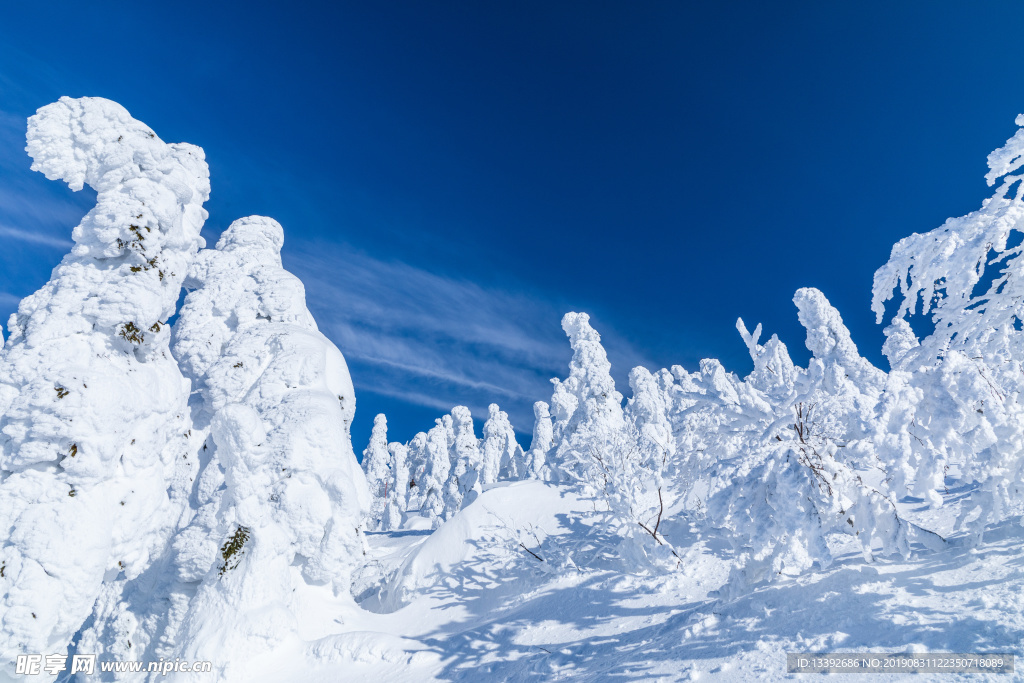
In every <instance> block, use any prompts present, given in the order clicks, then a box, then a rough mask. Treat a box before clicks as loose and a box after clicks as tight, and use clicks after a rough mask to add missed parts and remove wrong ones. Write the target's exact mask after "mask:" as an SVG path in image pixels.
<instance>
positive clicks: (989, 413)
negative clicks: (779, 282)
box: [872, 115, 1024, 539]
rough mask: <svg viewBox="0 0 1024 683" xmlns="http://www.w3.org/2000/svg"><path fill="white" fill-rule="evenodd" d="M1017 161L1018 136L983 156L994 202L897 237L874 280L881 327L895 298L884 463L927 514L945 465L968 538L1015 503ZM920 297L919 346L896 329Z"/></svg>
mask: <svg viewBox="0 0 1024 683" xmlns="http://www.w3.org/2000/svg"><path fill="white" fill-rule="evenodd" d="M1017 125H1018V126H1024V115H1021V116H1018V117H1017ZM1022 152H1024V128H1022V129H1019V130H1018V131H1017V132H1016V133H1015V134H1014V136H1013V137H1012V138H1011V139H1010V140H1008V141H1007V143H1006V144H1005V145H1004V146H1003V147H1001V148H999V149H997V150H995V151H994V152H992V153H991V154H990V155H989V158H988V165H989V173H988V174H987V175H986V180H987V181H988V183H989V185H994V184H996V183H997V182H999V183H1000V185H999V187H998V188H997V189H996V192H995V194H994V195H993V196H992V197H990V198H988V199H986V200H985V201H984V202H983V203H982V206H981V208H980V209H979V210H977V211H974V212H971V213H969V214H967V215H966V216H962V217H959V218H951V219H949V220H947V221H946V223H945V224H943V225H942V226H940V227H938V228H936V229H935V230H932V231H930V232H927V233H923V234H913V235H911V236H909V237H906V238H904V239H902V240H900V241H899V242H898V243H897V244H896V245H895V246H894V247H893V249H892V254H891V256H890V257H889V261H888V263H886V265H884V266H883V267H882V268H880V269H879V270H878V272H876V273H875V281H874V298H873V302H872V308H873V310H874V311H875V314H876V316H877V318H878V321H879V322H882V320H883V318H884V317H885V315H886V307H885V302H886V301H887V300H888V299H890V298H893V297H894V293H895V292H896V290H898V294H896V298H897V300H898V303H899V306H898V308H897V310H896V313H895V316H894V318H893V320H892V323H891V324H890V325H889V327H888V328H887V330H886V332H887V337H888V338H887V341H886V350H887V353H888V355H889V357H890V362H892V363H894V370H895V372H894V373H892V374H893V381H894V386H893V388H892V390H891V392H890V394H891V395H890V396H889V400H888V405H887V411H886V414H885V425H884V432H883V434H882V436H881V438H880V440H881V442H882V446H883V448H884V451H885V456H886V458H887V459H888V460H889V461H890V462H891V463H892V466H893V470H894V471H895V472H896V474H897V478H898V482H897V483H898V485H900V486H901V487H903V488H905V489H906V490H907V491H908V492H910V493H913V494H915V495H921V496H923V497H926V498H928V499H929V500H930V501H931V503H932V505H938V504H940V503H941V498H940V496H939V494H938V490H939V489H941V488H942V487H943V486H944V483H945V482H944V478H945V476H944V475H945V473H946V472H947V470H949V469H951V468H952V470H953V473H954V475H955V476H958V477H959V478H960V480H961V482H962V483H965V484H971V485H973V486H974V490H973V493H972V494H971V498H970V501H968V502H966V503H965V504H963V505H962V506H961V513H962V514H961V518H960V522H961V524H964V523H967V522H969V525H968V526H969V527H970V529H971V530H972V532H973V534H974V536H975V538H976V539H980V536H981V533H982V531H983V530H984V528H985V526H986V525H987V524H988V523H991V522H995V521H998V520H1000V519H1002V518H1003V517H1005V516H1006V515H1007V514H1009V513H1010V512H1011V511H1015V512H1020V510H1021V508H1022V505H1021V504H1022V502H1024V501H1022V500H1021V492H1022V490H1024V405H1022V403H1021V401H1020V398H1019V397H1020V396H1021V395H1022V392H1024V334H1022V332H1021V328H1022V325H1024V323H1022V320H1024V278H1021V276H1020V272H1021V267H1022V266H1024V260H1022V259H1021V255H1022V252H1024V250H1022V248H1021V246H1020V244H1021V240H1022V236H1024V201H1022V192H1021V189H1020V187H1021V186H1020V181H1021V174H1020V173H1019V171H1020V169H1021V167H1022V165H1024V161H1022ZM1015 186H1016V189H1014V187H1015ZM919 300H920V308H919V312H920V314H921V315H928V314H930V315H931V322H932V323H933V325H934V327H933V329H932V331H931V332H930V333H929V334H928V335H927V336H925V337H924V338H923V339H921V340H920V341H918V339H917V338H916V336H915V335H914V334H913V332H912V331H911V330H910V327H909V325H907V324H906V322H905V319H906V318H908V317H909V316H911V315H913V314H914V313H915V312H917V311H918V301H919ZM957 470H958V471H957Z"/></svg>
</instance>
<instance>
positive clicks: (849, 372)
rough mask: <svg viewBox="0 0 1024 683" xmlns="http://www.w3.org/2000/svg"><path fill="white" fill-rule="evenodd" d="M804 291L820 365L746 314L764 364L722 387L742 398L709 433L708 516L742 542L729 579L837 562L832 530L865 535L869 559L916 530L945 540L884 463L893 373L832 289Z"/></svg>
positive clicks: (804, 312) (904, 544)
mask: <svg viewBox="0 0 1024 683" xmlns="http://www.w3.org/2000/svg"><path fill="white" fill-rule="evenodd" d="M794 302H795V303H796V305H797V309H798V311H799V318H800V322H801V324H802V325H803V326H804V328H805V329H806V330H807V342H806V343H807V348H808V349H809V350H810V351H811V352H812V354H813V357H812V358H811V361H810V364H809V366H808V368H807V369H806V370H803V369H801V368H797V367H795V366H794V365H793V363H792V361H791V360H790V359H789V357H788V353H787V352H786V349H785V346H784V345H783V344H781V342H779V341H778V340H777V338H775V337H773V338H772V340H770V341H769V343H768V344H766V345H765V346H761V345H759V344H758V343H757V337H758V335H759V331H760V328H758V330H756V331H755V334H754V335H750V334H748V333H747V332H746V327H745V326H743V325H742V322H740V323H739V324H738V327H739V328H740V332H741V334H742V335H743V337H744V340H745V341H746V343H747V346H748V348H749V349H750V352H751V356H752V358H753V360H754V371H753V372H752V373H751V375H750V376H748V378H747V380H746V381H744V382H738V381H736V380H735V379H731V380H730V381H729V382H730V383H731V384H732V387H731V388H730V389H729V390H728V391H726V392H715V393H717V394H718V395H719V396H721V395H723V393H724V394H727V395H730V396H731V397H735V398H730V399H727V400H726V401H725V402H722V403H720V404H719V405H720V407H719V408H718V410H719V411H720V412H724V413H725V414H726V416H725V417H724V418H720V419H718V420H716V423H717V428H718V433H716V434H715V435H714V436H713V438H712V439H711V440H710V443H709V444H707V445H708V446H710V447H711V448H712V449H713V451H714V453H715V456H716V460H715V463H716V464H715V467H716V468H717V469H718V471H717V473H716V474H717V478H718V481H719V482H720V483H719V484H718V485H717V486H715V487H713V491H714V495H713V496H712V497H711V499H710V500H709V504H708V518H709V520H711V522H712V523H713V524H715V525H720V526H723V527H724V528H726V529H728V530H729V532H730V538H731V540H732V541H733V542H734V544H735V545H736V549H737V558H738V559H737V563H736V565H735V567H734V571H733V574H732V577H731V580H730V583H729V590H737V589H741V588H742V587H744V586H746V585H749V584H751V583H755V582H758V581H761V580H764V579H769V578H771V577H772V576H775V575H777V574H779V573H782V572H787V571H790V572H792V571H803V570H805V569H807V568H809V567H810V566H811V565H812V564H813V563H818V564H819V565H820V566H822V567H825V566H828V565H829V564H830V563H831V561H832V555H831V551H830V549H829V546H828V543H827V542H826V537H827V536H828V534H831V533H849V534H853V535H854V536H855V537H856V538H857V539H858V541H859V542H860V544H861V548H862V551H863V553H864V556H865V558H866V559H868V560H870V559H872V557H873V555H874V553H877V552H881V553H882V554H890V553H893V552H899V553H902V554H903V555H905V556H906V555H907V554H909V552H910V544H911V542H912V541H914V540H920V541H922V542H926V543H934V544H936V545H935V547H938V545H939V544H941V539H940V538H938V537H937V536H935V535H934V534H931V533H930V532H927V531H925V530H923V529H920V528H919V527H917V526H915V525H914V524H911V523H910V522H908V521H907V520H905V519H903V518H902V517H901V516H900V514H899V510H898V508H897V506H896V502H895V499H894V496H893V495H892V494H891V492H890V491H889V490H888V488H887V484H886V482H885V474H884V471H879V470H878V468H877V467H874V464H875V463H876V462H877V458H876V453H875V451H874V448H873V447H874V443H875V442H874V433H873V423H872V420H873V417H874V415H875V410H876V406H877V403H878V400H879V396H880V395H881V392H882V389H883V387H884V386H885V375H884V373H883V372H882V371H880V370H878V369H877V368H874V367H873V366H871V365H870V363H868V362H867V361H866V360H864V359H863V358H862V357H861V356H860V355H859V353H858V352H857V348H856V346H855V345H854V344H853V341H852V339H851V338H850V334H849V331H848V330H847V329H846V326H845V325H844V324H843V322H842V318H841V317H840V315H839V312H838V311H836V309H835V308H833V307H832V306H831V305H830V304H829V303H828V301H827V300H826V299H825V297H824V295H822V294H821V292H819V291H817V290H815V289H801V290H798V291H797V293H796V296H795V297H794ZM709 393H710V392H709ZM726 483H727V485H726Z"/></svg>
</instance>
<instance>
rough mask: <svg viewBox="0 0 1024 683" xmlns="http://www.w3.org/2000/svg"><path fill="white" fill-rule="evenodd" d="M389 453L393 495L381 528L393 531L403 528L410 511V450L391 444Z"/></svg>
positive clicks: (391, 494) (388, 503) (390, 497)
mask: <svg viewBox="0 0 1024 683" xmlns="http://www.w3.org/2000/svg"><path fill="white" fill-rule="evenodd" d="M388 453H390V455H391V474H392V477H391V493H390V494H389V495H388V502H387V506H386V507H385V508H384V518H383V521H382V524H381V528H382V529H383V530H385V531H393V530H395V529H399V528H401V526H402V522H403V521H404V519H405V512H406V510H408V509H409V483H410V481H411V479H410V473H409V460H408V455H409V448H408V447H407V446H405V445H404V444H400V443H391V444H388Z"/></svg>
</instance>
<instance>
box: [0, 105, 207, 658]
mask: <svg viewBox="0 0 1024 683" xmlns="http://www.w3.org/2000/svg"><path fill="white" fill-rule="evenodd" d="M27 149H28V153H29V154H30V155H31V157H32V159H33V164H32V168H33V169H34V170H37V171H40V172H42V173H44V174H45V175H46V177H47V178H49V179H51V180H56V179H60V180H63V181H65V182H66V183H67V184H68V185H69V186H70V187H71V188H72V189H73V190H80V189H82V187H83V185H84V184H86V183H87V184H88V185H89V186H91V187H92V188H93V189H95V190H96V193H97V203H96V206H95V208H93V209H92V210H91V211H90V212H89V213H88V214H87V215H86V216H85V217H84V218H83V219H82V222H81V223H80V224H79V225H78V226H77V227H76V228H75V229H74V231H73V232H72V237H73V239H74V242H75V246H74V248H73V249H72V251H71V253H70V254H68V255H67V256H65V257H64V260H63V261H62V262H61V263H60V265H58V266H57V268H55V269H54V271H53V274H52V276H51V278H50V281H49V282H48V283H47V284H46V285H45V286H44V287H42V289H40V290H39V291H37V292H36V293H34V294H32V295H31V296H28V297H26V298H25V299H24V300H23V301H22V302H21V305H20V306H19V307H18V312H17V313H16V314H15V315H13V316H12V317H11V320H10V323H9V325H8V327H9V330H10V338H9V339H7V340H6V343H5V345H4V348H3V351H2V353H0V519H2V520H3V526H2V530H0V567H2V571H0V573H2V577H3V578H0V671H7V670H8V667H9V666H11V661H12V660H13V658H14V657H15V655H16V654H18V653H24V652H47V653H50V652H58V653H59V652H65V651H66V649H67V646H68V643H69V641H70V640H71V639H72V637H73V636H74V635H75V633H76V632H77V631H78V630H79V629H80V628H81V627H82V624H83V622H84V621H85V620H86V619H87V618H88V617H89V615H90V612H91V611H92V609H93V604H94V603H95V602H96V599H97V597H98V596H99V594H100V592H101V589H102V587H103V584H104V581H105V580H107V579H112V578H114V577H116V576H118V575H122V576H124V577H128V578H134V577H137V576H139V575H140V574H142V573H143V572H145V571H146V570H147V569H148V568H149V566H150V564H151V563H152V562H153V560H154V558H155V557H157V556H158V555H159V554H160V553H161V552H162V550H163V548H164V547H165V546H166V545H167V541H168V540H169V538H170V536H171V534H172V533H173V532H174V530H175V525H176V523H177V522H178V520H179V517H180V515H181V512H182V510H183V508H184V507H185V506H186V505H187V497H188V485H189V481H188V473H187V470H188V461H187V460H184V459H183V455H184V454H186V452H187V444H186V437H185V435H186V434H187V432H188V430H189V415H188V395H189V382H188V380H186V379H185V378H184V377H183V376H182V374H181V372H180V370H179V369H178V365H177V363H175V361H174V359H173V358H172V356H171V354H170V351H169V349H168V342H169V339H170V332H169V330H168V328H167V326H166V321H167V319H168V318H169V317H170V316H171V315H173V314H174V310H175V304H176V302H177V299H178V296H179V293H180V291H181V285H182V282H183V280H184V278H185V276H186V274H187V272H188V267H189V264H190V263H191V261H192V259H193V257H194V256H195V254H196V252H197V250H198V249H199V248H200V247H201V246H203V245H204V243H203V238H202V237H200V236H199V231H200V229H201V228H202V226H203V222H204V221H205V220H206V216H207V214H206V211H205V210H204V209H203V208H202V205H203V202H204V201H205V200H206V199H207V197H208V196H209V192H210V184H209V172H208V170H207V166H206V162H205V160H204V155H203V151H202V150H201V149H199V148H198V147H195V146H193V145H188V144H168V143H165V142H163V141H162V140H161V139H160V138H158V137H157V136H156V133H154V132H153V131H152V130H150V129H149V128H148V127H147V126H146V125H145V124H143V123H141V122H139V121H136V120H135V119H133V118H132V117H131V116H130V115H129V114H128V112H127V111H125V109H124V108H123V107H121V106H120V105H118V104H115V103H114V102H110V101H108V100H103V99H98V98H83V99H78V100H72V99H69V98H62V99H61V100H60V101H59V102H56V103H54V104H51V105H48V106H46V107H43V108H42V109H40V110H39V112H38V113H37V114H36V115H35V116H33V117H32V118H31V119H29V124H28V148H27ZM2 675H3V674H2V673H0V676H2Z"/></svg>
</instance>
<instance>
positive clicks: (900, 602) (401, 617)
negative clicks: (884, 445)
mask: <svg viewBox="0 0 1024 683" xmlns="http://www.w3.org/2000/svg"><path fill="white" fill-rule="evenodd" d="M960 497H962V492H956V491H952V492H950V493H949V494H948V495H947V500H948V505H947V507H946V508H943V514H941V515H937V514H935V513H934V512H931V511H928V510H926V509H922V506H921V505H920V503H916V504H915V503H914V502H913V501H907V502H906V506H905V509H906V510H907V512H908V513H909V514H911V515H916V516H918V517H920V518H922V521H923V520H924V519H925V518H927V519H928V521H930V522H931V523H932V524H933V525H936V526H939V527H940V528H941V527H948V526H951V524H952V517H953V515H952V514H951V513H952V512H953V511H955V509H956V507H957V502H956V501H957V499H958V498H960ZM588 508H589V509H592V508H591V507H590V505H589V501H583V500H580V499H578V498H576V497H575V496H574V495H572V493H570V492H569V491H568V490H567V489H566V488H565V487H559V486H556V485H552V484H545V483H542V482H533V481H531V482H517V483H514V484H508V485H498V486H497V487H495V488H491V489H489V490H487V491H485V492H484V493H483V495H482V496H481V497H480V498H479V499H478V500H477V501H476V502H474V503H473V504H472V505H470V506H469V507H467V508H466V509H464V510H462V511H461V512H460V513H459V514H458V515H457V516H456V517H454V518H453V519H452V520H451V521H450V522H448V523H446V524H445V525H444V526H443V527H442V530H441V531H440V532H438V533H435V534H431V533H430V531H429V528H421V529H416V528H411V529H405V530H401V531H393V532H380V533H374V534H371V535H370V539H369V541H370V548H371V555H372V560H371V561H370V562H369V563H368V565H367V568H368V569H367V574H366V575H365V576H364V577H363V579H364V581H365V582H366V583H365V584H364V586H365V591H366V592H365V594H364V595H363V599H362V605H363V606H364V607H366V608H368V609H369V610H370V611H369V612H360V613H358V614H353V615H352V616H351V617H350V619H351V620H350V621H349V620H346V623H345V624H340V623H339V624H338V626H337V629H338V630H339V631H346V633H345V635H339V636H336V637H334V638H332V639H328V640H327V641H326V642H321V643H318V644H317V645H315V646H314V649H315V651H316V653H317V654H318V655H319V656H320V657H322V658H323V659H322V661H323V663H322V664H321V665H318V666H313V667H305V666H303V665H301V664H297V662H300V661H306V662H309V661H311V660H310V657H309V656H308V653H307V654H306V655H304V656H299V655H300V653H298V652H290V653H281V654H279V655H275V656H273V657H271V658H268V660H266V661H260V662H258V664H257V663H254V666H253V669H252V675H253V679H252V680H254V681H265V682H266V683H271V682H273V681H283V680H305V681H311V682H321V681H322V682H323V683H327V682H329V681H337V680H339V678H338V676H339V674H340V673H341V672H343V676H344V680H346V681H374V682H379V681H424V680H466V681H480V680H495V681H497V680H502V681H506V680H508V681H527V680H566V679H572V680H584V681H606V680H663V681H676V680H683V681H685V680H716V681H719V680H720V681H752V680H766V681H771V680H788V679H803V678H812V677H814V676H816V675H815V674H788V673H787V669H786V653H787V652H836V651H839V652H856V651H872V652H880V653H886V652H977V651H981V652H1010V653H1014V654H1016V655H1018V656H1020V654H1021V637H1022V635H1024V621H1022V619H1021V612H1022V608H1024V594H1022V589H1024V547H1022V545H1021V539H1022V537H1024V530H1022V529H1021V528H1020V526H1019V525H1017V524H1016V523H1006V524H1004V525H1001V526H999V527H997V528H995V529H992V530H991V531H990V533H989V535H988V536H987V538H986V540H985V542H984V543H983V544H982V545H981V546H980V547H977V548H971V547H967V546H966V545H957V544H956V543H953V544H952V547H950V548H949V549H947V550H944V551H940V552H934V551H930V550H928V549H926V548H919V549H918V551H919V552H917V553H915V555H914V556H913V557H912V558H911V559H910V560H894V561H886V560H878V561H876V562H874V563H867V562H865V560H864V558H863V557H862V555H861V553H860V551H859V548H858V547H855V545H854V544H851V543H848V542H845V541H842V543H845V545H847V546H849V547H847V548H845V549H841V548H837V553H836V555H837V560H836V562H835V564H834V565H833V566H832V567H830V568H829V569H827V570H825V571H816V572H812V573H808V574H803V575H799V576H793V577H783V578H780V579H778V580H777V581H774V582H772V583H771V584H768V585H764V586H760V587H758V588H756V589H754V590H752V591H750V592H749V593H747V594H745V595H743V596H741V597H738V598H736V599H733V600H721V599H718V598H716V597H715V591H716V590H717V589H718V588H720V587H721V586H722V584H723V582H724V580H725V577H726V576H727V575H728V563H729V560H730V554H731V552H730V550H729V545H728V543H726V542H724V541H723V540H720V539H714V538H709V539H704V540H697V539H696V537H695V536H693V535H691V534H690V533H689V531H688V529H686V528H685V527H683V526H682V525H677V524H670V528H669V529H667V530H666V532H665V533H666V536H667V537H669V538H672V540H673V542H674V543H675V545H676V547H677V548H688V549H687V550H686V552H685V554H684V559H683V562H682V564H681V566H680V568H679V570H678V571H675V572H670V573H668V574H664V575H656V576H644V575H639V574H624V573H622V572H618V571H613V570H604V571H601V570H597V571H594V570H586V571H582V572H575V571H572V572H568V573H557V574H556V575H552V574H549V573H546V572H545V571H544V568H543V566H542V563H541V562H539V561H538V560H537V559H536V558H534V557H533V556H531V555H530V554H529V553H528V552H527V551H526V550H524V549H523V548H520V547H519V545H518V543H519V542H520V539H524V540H525V539H528V538H530V537H531V536H530V529H531V527H532V528H533V529H535V530H536V531H537V532H538V533H539V534H541V536H542V537H543V536H544V535H545V534H548V533H556V534H557V533H568V532H569V531H570V530H571V529H573V528H574V526H579V527H583V526H585V525H586V524H587V518H588ZM421 526H422V525H421ZM576 531H577V532H579V531H582V529H580V528H577V529H576ZM585 532H586V533H594V534H599V533H600V530H599V529H586V531H585ZM836 540H841V539H836ZM526 544H527V545H528V547H530V546H529V543H528V541H527V543H526ZM382 576H384V577H390V579H391V580H390V581H388V582H386V583H385V588H384V592H385V594H394V593H395V592H396V591H400V592H401V591H403V589H404V592H403V595H405V596H406V604H404V605H402V606H398V605H387V606H385V605H382V604H381V601H380V600H379V599H378V598H377V592H376V590H371V587H372V588H377V587H378V586H371V584H373V582H374V581H375V580H376V579H378V578H379V577H382ZM396 607H397V609H396ZM331 614H332V612H331V610H330V609H329V608H327V607H325V608H324V618H328V617H329V616H330V615H331ZM353 631H354V632H353ZM297 668H301V675H298V672H297ZM1008 678H1014V676H1007V675H991V676H987V677H986V676H984V675H979V674H972V675H960V676H958V675H951V674H941V675H940V674H914V675H908V674H903V675H887V674H872V675H871V680H879V681H885V680H902V679H912V680H920V681H926V680H942V681H948V680H960V679H963V680H967V679H970V680H984V679H991V680H1007V679H1008ZM833 679H834V680H862V676H857V675H853V674H833V675H832V676H831V678H830V680H833Z"/></svg>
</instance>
